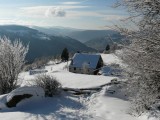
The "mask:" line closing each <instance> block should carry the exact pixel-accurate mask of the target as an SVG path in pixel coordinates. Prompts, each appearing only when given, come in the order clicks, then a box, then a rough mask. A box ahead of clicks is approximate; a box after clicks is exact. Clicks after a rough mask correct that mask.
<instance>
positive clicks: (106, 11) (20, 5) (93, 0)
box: [0, 0, 127, 29]
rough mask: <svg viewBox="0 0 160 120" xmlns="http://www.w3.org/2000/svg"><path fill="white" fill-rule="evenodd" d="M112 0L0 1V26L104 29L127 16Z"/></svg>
mask: <svg viewBox="0 0 160 120" xmlns="http://www.w3.org/2000/svg"><path fill="white" fill-rule="evenodd" d="M114 3H115V0H0V16H1V17H0V24H20V25H29V26H32V25H35V26H43V27H52V26H62V27H72V28H80V29H107V27H106V26H112V25H114V24H117V23H118V22H119V21H120V20H121V19H124V18H125V17H127V13H126V12H125V10H123V9H121V8H113V7H112V5H113V4H114Z"/></svg>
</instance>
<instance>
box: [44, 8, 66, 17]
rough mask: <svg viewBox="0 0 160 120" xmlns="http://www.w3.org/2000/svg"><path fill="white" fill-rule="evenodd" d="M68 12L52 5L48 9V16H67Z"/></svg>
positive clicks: (46, 13) (46, 14)
mask: <svg viewBox="0 0 160 120" xmlns="http://www.w3.org/2000/svg"><path fill="white" fill-rule="evenodd" d="M65 15H66V12H65V11H64V10H63V9H62V8H60V7H50V8H48V9H47V10H46V12H45V16H47V17H65Z"/></svg>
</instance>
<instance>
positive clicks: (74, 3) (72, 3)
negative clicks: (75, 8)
mask: <svg viewBox="0 0 160 120" xmlns="http://www.w3.org/2000/svg"><path fill="white" fill-rule="evenodd" d="M80 3H81V2H63V3H62V4H65V5H76V4H80Z"/></svg>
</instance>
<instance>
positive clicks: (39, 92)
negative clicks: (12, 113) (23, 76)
mask: <svg viewBox="0 0 160 120" xmlns="http://www.w3.org/2000/svg"><path fill="white" fill-rule="evenodd" d="M24 94H31V95H33V97H44V96H45V92H44V90H43V88H41V87H37V86H24V87H20V88H17V89H15V90H13V91H12V92H10V93H9V94H8V95H7V102H9V101H10V100H11V99H12V98H13V97H14V96H16V95H24Z"/></svg>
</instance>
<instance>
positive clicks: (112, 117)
mask: <svg viewBox="0 0 160 120" xmlns="http://www.w3.org/2000/svg"><path fill="white" fill-rule="evenodd" d="M102 58H103V61H104V62H105V64H107V65H108V64H112V63H120V60H119V59H118V58H117V57H116V56H115V55H113V54H102ZM67 65H69V63H60V64H55V65H49V66H46V67H45V69H46V70H48V72H47V74H49V75H52V76H54V77H56V78H57V80H58V81H59V82H60V83H61V84H62V87H67V88H93V87H98V86H101V85H104V84H106V83H109V82H110V81H111V80H112V79H114V78H115V77H109V76H103V75H99V76H95V75H85V74H75V73H70V72H68V71H67V67H66V66H67ZM35 76H36V75H29V72H23V73H21V74H20V75H19V84H20V85H21V86H25V85H30V84H32V82H33V81H34V78H35ZM112 89H113V90H115V93H114V94H111V93H108V92H107V91H108V90H112ZM6 96H7V95H1V96H0V108H4V104H2V103H4V102H5V101H6ZM129 108H130V102H129V101H128V100H127V98H126V97H125V95H124V93H121V92H120V90H118V89H117V88H116V87H113V86H105V87H103V89H102V90H101V91H97V92H96V93H92V94H90V95H79V96H75V95H72V94H71V93H67V92H62V94H60V95H56V96H54V97H52V98H38V99H36V98H31V99H27V100H25V101H21V102H20V103H18V104H17V107H15V108H10V109H9V108H5V109H2V110H0V120H11V119H13V120H14V119H15V120H156V119H155V118H148V117H147V115H144V116H141V117H135V116H132V115H130V114H128V111H129ZM157 120H158V119H157Z"/></svg>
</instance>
